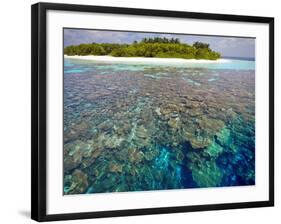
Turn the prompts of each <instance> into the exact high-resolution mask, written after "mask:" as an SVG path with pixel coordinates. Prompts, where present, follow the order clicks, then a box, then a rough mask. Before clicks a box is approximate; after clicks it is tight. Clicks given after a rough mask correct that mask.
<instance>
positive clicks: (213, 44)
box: [64, 29, 255, 58]
mask: <svg viewBox="0 0 281 224" xmlns="http://www.w3.org/2000/svg"><path fill="white" fill-rule="evenodd" d="M145 37H146V38H149V37H166V38H179V40H180V41H181V42H182V43H187V44H193V43H194V42H196V41H200V42H204V43H208V44H210V48H211V49H212V50H214V51H217V52H220V53H221V55H222V57H243V58H254V57H255V39H254V38H242V37H225V36H200V35H188V34H161V33H145V32H125V31H124V32H123V31H105V30H86V29H64V46H69V45H78V44H82V43H93V42H95V43H128V44H129V43H132V42H133V41H135V40H136V41H140V40H142V39H143V38H145Z"/></svg>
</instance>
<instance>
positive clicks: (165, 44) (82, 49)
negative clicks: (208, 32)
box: [64, 37, 221, 60]
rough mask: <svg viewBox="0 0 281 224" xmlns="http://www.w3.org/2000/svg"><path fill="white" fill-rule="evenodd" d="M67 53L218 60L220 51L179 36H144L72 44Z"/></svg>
mask: <svg viewBox="0 0 281 224" xmlns="http://www.w3.org/2000/svg"><path fill="white" fill-rule="evenodd" d="M64 54H66V55H111V56H115V57H157V58H185V59H208V60H216V59H218V58H220V57H221V55H220V53H218V52H215V51H213V50H211V49H210V46H209V44H206V43H202V42H195V43H194V44H193V45H189V44H185V43H181V42H180V41H179V39H177V38H171V39H168V38H165V37H164V38H160V37H155V38H144V39H142V40H141V41H140V42H137V41H134V42H133V43H132V44H111V43H92V44H80V45H71V46H67V47H65V48H64Z"/></svg>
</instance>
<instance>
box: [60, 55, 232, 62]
mask: <svg viewBox="0 0 281 224" xmlns="http://www.w3.org/2000/svg"><path fill="white" fill-rule="evenodd" d="M64 58H69V59H79V60H90V61H96V62H111V63H138V64H143V63H155V64H163V63H164V64H166V63H169V64H170V63H172V64H187V63H191V64H195V63H204V64H205V63H207V64H208V63H210V64H216V63H226V62H229V61H230V60H228V59H217V60H206V59H183V58H149V57H113V56H95V55H86V56H80V55H74V56H68V55H64Z"/></svg>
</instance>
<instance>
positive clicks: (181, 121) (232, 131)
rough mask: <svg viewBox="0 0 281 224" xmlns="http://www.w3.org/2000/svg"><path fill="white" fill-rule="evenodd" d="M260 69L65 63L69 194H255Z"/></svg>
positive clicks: (233, 63)
mask: <svg viewBox="0 0 281 224" xmlns="http://www.w3.org/2000/svg"><path fill="white" fill-rule="evenodd" d="M254 68H255V63H254V62H253V61H241V60H240V61H239V60H230V61H229V62H227V63H221V64H192V65H190V64H189V65H187V66H175V65H168V64H167V65H149V64H142V65H133V64H116V63H115V64H105V63H95V62H92V61H82V60H77V59H65V67H64V193H65V194H81V193H99V192H116V191H119V192H120V191H121V192H123V191H146V190H162V189H183V188H198V187H225V186H244V185H254V184H255V101H254V99H255V72H254Z"/></svg>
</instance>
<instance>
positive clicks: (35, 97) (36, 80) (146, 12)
mask: <svg viewBox="0 0 281 224" xmlns="http://www.w3.org/2000/svg"><path fill="white" fill-rule="evenodd" d="M48 10H63V11H75V12H88V13H91V12H93V13H111V14H124V15H141V16H154V17H159V16H162V17H169V18H171V17H175V18H191V19H205V20H217V21H235V22H254V23H264V24H268V25H269V34H268V35H269V183H268V186H269V200H267V201H255V202H242V203H226V204H208V205H196V206H177V207H160V208H146V209H130V210H114V211H101V212H85V213H69V214H52V215H48V214H46V144H47V142H46V128H47V122H46V118H47V113H46V111H47V105H46V96H47V93H46V90H47V88H46V69H47V68H46V36H47V31H46V12H47V11H48ZM31 26H32V30H31V36H32V38H31V41H32V45H31V59H32V60H31V61H32V64H31V73H32V74H31V75H32V83H31V93H32V94H31V95H32V99H31V102H32V105H31V111H32V114H31V118H32V119H31V121H32V123H31V127H32V133H31V137H32V140H31V143H32V144H31V148H32V155H31V161H32V164H31V174H32V180H31V196H32V197H31V218H32V219H34V220H36V221H54V220H70V219H86V218H102V217H115V216H132V215H147V214H161V213H177V212H193V211H206V210H222V209H238V208H254V207H267V206H274V18H271V17H254V16H240V15H224V14H210V13H195V12H183V11H163V10H151V9H136V8H119V7H103V6H89V5H73V4H55V3H37V4H34V5H32V17H31Z"/></svg>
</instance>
